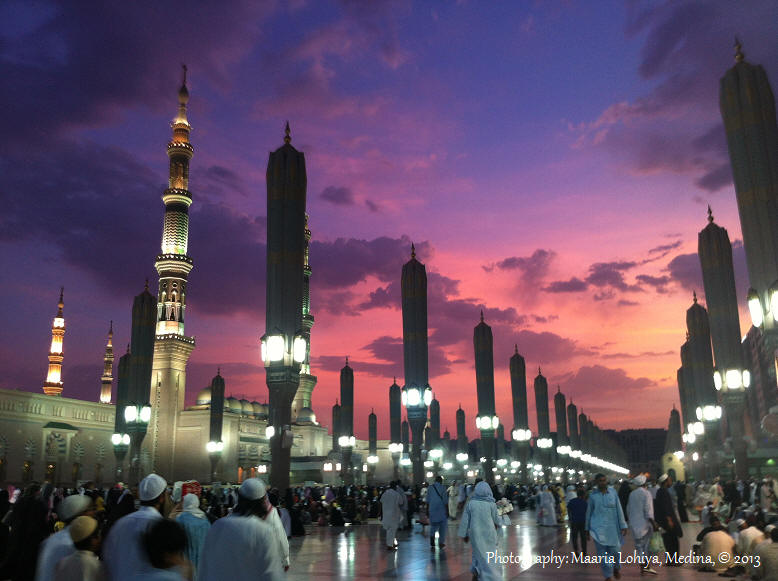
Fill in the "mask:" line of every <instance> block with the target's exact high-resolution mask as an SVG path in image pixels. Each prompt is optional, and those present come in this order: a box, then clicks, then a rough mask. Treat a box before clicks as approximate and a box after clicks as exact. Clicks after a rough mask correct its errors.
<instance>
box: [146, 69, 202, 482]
mask: <svg viewBox="0 0 778 581" xmlns="http://www.w3.org/2000/svg"><path fill="white" fill-rule="evenodd" d="M188 102H189V91H188V90H187V88H186V67H184V72H183V80H182V82H181V87H180V89H179V90H178V114H177V115H176V117H175V119H173V122H172V123H171V126H172V128H173V137H172V139H171V141H170V143H168V145H167V154H168V158H169V161H170V164H169V165H170V171H169V178H168V187H167V189H166V190H165V191H164V192H163V194H162V201H163V202H164V204H165V219H164V225H163V228H162V247H161V253H160V254H158V255H157V259H156V262H155V263H154V267H155V268H156V269H157V273H158V274H159V286H158V291H157V314H156V317H157V328H156V340H155V342H154V363H153V370H152V380H151V385H150V386H148V387H147V388H145V389H149V390H150V391H149V397H148V398H147V401H149V402H150V403H151V405H152V418H151V422H150V424H149V432H150V433H151V436H152V437H151V438H147V439H146V442H145V444H146V445H147V446H148V447H149V450H148V451H149V453H150V455H151V459H152V466H151V468H152V470H153V471H154V472H157V473H158V474H162V475H164V476H166V477H170V475H172V474H174V473H175V449H176V434H177V427H178V416H179V413H178V412H180V411H181V410H183V409H184V395H185V390H186V364H187V361H188V360H189V356H190V355H191V353H192V350H193V349H194V346H195V341H194V338H193V337H189V336H187V335H186V334H185V332H184V323H185V320H186V316H185V315H186V305H187V277H188V276H189V273H190V272H191V270H192V266H193V262H192V259H191V258H190V257H189V255H188V254H187V246H188V241H189V206H190V205H191V204H192V194H191V192H190V191H189V161H190V160H191V159H192V154H193V153H194V149H193V148H192V145H191V144H190V143H189V132H190V130H191V127H190V125H189V121H188V119H187V116H186V106H187V103H188ZM134 355H135V353H133V356H134Z"/></svg>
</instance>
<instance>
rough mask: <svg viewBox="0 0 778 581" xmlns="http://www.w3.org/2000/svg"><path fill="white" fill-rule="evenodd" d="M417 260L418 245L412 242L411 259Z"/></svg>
mask: <svg viewBox="0 0 778 581" xmlns="http://www.w3.org/2000/svg"><path fill="white" fill-rule="evenodd" d="M414 258H416V245H415V244H414V243H413V242H411V259H414Z"/></svg>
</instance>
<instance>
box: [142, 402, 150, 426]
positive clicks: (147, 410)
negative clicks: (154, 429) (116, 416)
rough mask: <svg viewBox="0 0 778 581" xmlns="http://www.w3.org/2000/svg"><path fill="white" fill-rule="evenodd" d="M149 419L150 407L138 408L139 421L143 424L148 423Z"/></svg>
mask: <svg viewBox="0 0 778 581" xmlns="http://www.w3.org/2000/svg"><path fill="white" fill-rule="evenodd" d="M150 419H151V406H147V405H145V406H143V407H142V408H140V421H142V422H143V423H145V424H148V423H149V420H150Z"/></svg>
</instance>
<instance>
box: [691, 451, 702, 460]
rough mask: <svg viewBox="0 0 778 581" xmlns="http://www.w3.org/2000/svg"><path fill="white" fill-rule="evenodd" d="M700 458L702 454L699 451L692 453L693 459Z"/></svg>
mask: <svg viewBox="0 0 778 581" xmlns="http://www.w3.org/2000/svg"><path fill="white" fill-rule="evenodd" d="M699 459H700V455H699V454H698V453H697V452H694V453H692V460H694V461H695V462H696V461H697V460H699Z"/></svg>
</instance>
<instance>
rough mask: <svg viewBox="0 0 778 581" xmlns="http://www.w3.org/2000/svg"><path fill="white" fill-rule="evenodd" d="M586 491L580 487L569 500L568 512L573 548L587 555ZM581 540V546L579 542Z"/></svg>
mask: <svg viewBox="0 0 778 581" xmlns="http://www.w3.org/2000/svg"><path fill="white" fill-rule="evenodd" d="M586 504H587V503H586V491H585V490H584V489H583V488H579V489H578V491H577V492H576V497H575V498H573V499H571V500H570V501H568V503H567V514H568V516H569V518H570V539H571V540H572V542H573V550H574V551H575V552H576V553H583V555H584V556H586ZM579 540H580V542H581V545H580V548H579V545H578V542H579Z"/></svg>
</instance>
